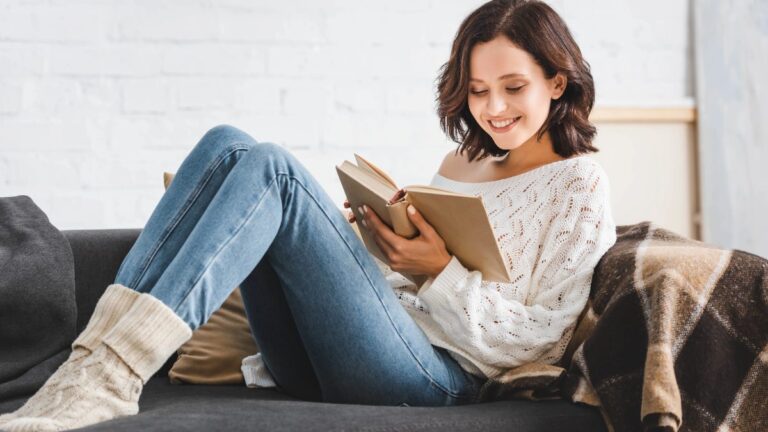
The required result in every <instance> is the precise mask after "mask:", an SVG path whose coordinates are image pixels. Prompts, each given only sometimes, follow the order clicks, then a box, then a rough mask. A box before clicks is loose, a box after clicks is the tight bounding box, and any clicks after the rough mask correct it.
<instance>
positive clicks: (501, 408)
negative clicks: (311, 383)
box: [0, 377, 606, 432]
mask: <svg viewBox="0 0 768 432" xmlns="http://www.w3.org/2000/svg"><path fill="white" fill-rule="evenodd" d="M17 403H18V405H20V404H21V401H18V402H17ZM11 409H12V407H11V406H10V405H9V404H0V413H2V412H6V411H10V410H11ZM78 430H81V431H84V432H85V431H118V432H119V431H136V430H141V431H177V430H185V431H211V430H249V431H269V432H280V431H296V430H301V431H310V432H311V431H328V430H355V431H358V430H359V431H384V430H386V431H397V430H408V431H414V430H418V431H436V432H443V431H446V430H461V431H489V432H492V431H504V432H508V431H515V432H530V431H546V432H557V431H569V432H580V431H584V432H587V431H588V432H601V431H605V430H606V429H605V426H604V425H603V423H602V419H601V417H600V414H599V412H598V411H597V410H596V409H594V408H591V407H588V406H581V405H574V404H571V403H569V402H566V401H562V400H559V401H542V402H532V401H523V400H514V401H500V402H491V403H480V404H474V405H462V406H455V407H439V408H428V407H394V406H391V407H386V406H371V405H347V404H330V403H319V402H304V401H300V400H297V399H293V398H291V397H289V396H286V395H284V394H282V393H279V392H277V391H275V390H272V389H249V388H247V387H245V386H241V385H209V386H196V385H173V384H170V383H169V382H168V380H167V378H164V377H155V378H152V379H151V380H150V381H149V382H148V383H147V386H146V387H145V388H144V392H143V393H142V395H141V400H140V401H139V414H137V415H135V416H128V417H122V418H118V419H114V420H110V421H108V422H104V423H100V424H96V425H92V426H90V427H87V428H84V429H78Z"/></svg>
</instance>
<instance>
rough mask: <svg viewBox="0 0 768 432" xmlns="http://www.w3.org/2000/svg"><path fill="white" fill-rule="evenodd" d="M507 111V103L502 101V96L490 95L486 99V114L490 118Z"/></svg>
mask: <svg viewBox="0 0 768 432" xmlns="http://www.w3.org/2000/svg"><path fill="white" fill-rule="evenodd" d="M506 110H507V101H505V100H504V96H503V95H497V96H494V95H493V94H492V93H491V94H490V97H489V98H488V114H489V115H490V116H498V115H499V114H501V113H503V112H505V111H506Z"/></svg>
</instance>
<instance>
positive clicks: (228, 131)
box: [200, 124, 257, 147]
mask: <svg viewBox="0 0 768 432" xmlns="http://www.w3.org/2000/svg"><path fill="white" fill-rule="evenodd" d="M203 143H205V145H206V146H210V145H216V146H224V147H228V146H230V145H233V144H244V145H248V146H253V145H255V144H256V143H257V142H256V140H255V139H254V138H253V137H252V136H250V135H248V134H247V133H245V132H244V131H242V130H240V129H238V128H236V127H234V126H230V125H227V124H221V125H218V126H214V127H212V128H211V129H209V130H208V132H206V133H205V135H203V138H202V139H200V144H203Z"/></svg>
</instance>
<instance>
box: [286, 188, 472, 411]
mask: <svg viewBox="0 0 768 432" xmlns="http://www.w3.org/2000/svg"><path fill="white" fill-rule="evenodd" d="M278 175H284V176H287V177H288V178H289V179H291V180H294V181H295V182H296V183H298V184H299V186H301V188H302V189H303V190H304V192H306V193H307V195H308V196H309V197H310V198H311V199H312V201H313V202H314V203H315V205H317V208H318V209H320V211H321V212H323V214H324V215H325V217H326V219H328V221H329V222H330V223H331V226H332V227H333V229H334V230H335V231H336V233H337V234H338V235H339V238H341V240H342V241H343V242H344V244H345V245H346V246H347V249H348V250H349V252H350V253H351V254H352V256H353V257H354V259H355V261H357V264H358V266H359V267H360V269H361V270H362V271H363V274H364V275H365V277H366V279H368V283H369V285H370V286H371V287H373V281H372V280H371V278H370V276H369V275H368V272H367V271H366V270H365V267H364V266H363V265H362V263H361V262H360V261H359V260H358V257H357V255H355V254H354V251H353V250H352V247H351V246H350V245H349V243H348V242H347V241H346V239H345V238H344V236H343V235H341V232H339V230H338V229H337V227H336V224H334V223H333V219H332V218H331V217H330V216H329V215H328V213H326V211H325V209H323V206H321V205H320V203H318V202H317V200H316V199H315V197H314V195H312V193H311V192H310V191H309V190H308V189H307V187H306V186H305V185H304V184H303V183H302V182H301V180H300V179H299V178H297V177H294V176H292V175H290V174H285V173H278ZM373 293H374V294H375V295H376V299H377V300H378V301H379V303H380V304H381V306H382V307H383V309H384V312H385V313H386V314H387V318H389V322H390V324H391V326H392V328H393V330H394V331H395V333H397V336H398V337H399V338H400V340H401V341H402V342H403V344H404V345H405V346H406V348H407V349H408V351H409V352H410V354H411V357H413V359H414V360H415V361H416V363H417V364H418V365H419V368H420V369H421V371H422V373H423V374H424V375H425V376H426V377H427V379H429V381H430V383H431V384H432V385H433V386H435V387H437V388H438V389H439V390H440V391H442V392H443V393H445V394H447V395H448V396H450V397H457V396H456V395H455V394H454V393H453V392H452V391H450V390H448V389H446V388H445V387H444V386H442V385H441V384H440V383H439V382H437V381H436V380H435V379H434V377H433V376H432V374H430V373H429V371H428V370H427V368H426V367H424V365H423V364H422V362H421V360H419V358H418V357H417V356H416V354H415V353H414V352H413V349H412V348H411V346H410V344H408V342H407V341H406V340H405V339H404V338H403V336H402V334H401V333H400V331H399V330H398V329H397V326H396V325H395V322H394V320H393V319H392V316H391V315H390V314H389V310H387V308H386V307H385V306H384V302H382V301H381V297H379V294H378V293H377V292H376V290H373ZM459 397H460V396H459Z"/></svg>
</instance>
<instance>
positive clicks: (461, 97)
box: [436, 0, 598, 161]
mask: <svg viewBox="0 0 768 432" xmlns="http://www.w3.org/2000/svg"><path fill="white" fill-rule="evenodd" d="M499 35H504V36H506V37H507V38H508V39H509V40H510V41H511V42H512V43H514V44H515V45H517V46H518V47H520V48H521V49H523V50H525V51H527V52H528V53H529V54H530V55H531V56H532V57H533V58H534V60H535V61H536V63H538V65H539V66H541V68H542V69H543V70H544V75H545V76H546V77H547V78H548V79H549V78H552V77H554V76H555V75H556V74H557V73H558V72H562V73H563V75H565V76H566V78H567V85H566V88H565V92H564V93H563V95H562V96H561V97H560V98H558V99H556V100H552V103H551V105H550V108H549V114H548V115H547V119H546V120H545V121H544V124H543V125H542V127H541V128H540V129H539V131H538V136H537V139H541V137H542V136H543V135H544V133H546V132H547V131H549V134H550V137H551V138H552V146H553V148H554V151H555V152H556V153H557V154H559V155H561V156H563V157H566V158H567V157H570V156H572V155H574V154H579V153H588V152H597V151H598V149H597V148H596V147H594V146H592V139H593V138H594V136H595V134H596V133H597V130H596V129H595V127H594V125H593V124H592V123H590V122H589V113H590V112H591V111H592V107H593V105H594V103H595V85H594V81H593V80H592V73H591V72H590V67H589V63H587V61H586V60H584V57H582V55H581V50H580V49H579V47H578V45H576V42H575V41H574V39H573V36H572V35H571V32H570V31H569V30H568V26H566V24H565V22H564V21H563V19H562V18H561V17H560V16H559V15H558V14H557V12H555V11H554V10H553V9H552V8H551V7H549V5H547V4H546V3H543V2H541V1H538V0H492V1H489V2H487V3H485V4H484V5H482V6H480V7H479V8H478V9H477V10H475V11H474V12H472V13H471V14H470V15H469V16H468V17H466V18H465V19H464V21H463V22H462V23H461V26H460V27H459V30H458V31H457V32H456V38H455V39H454V41H453V46H452V48H451V56H450V58H449V59H448V61H447V62H445V63H444V64H443V65H442V66H441V67H440V74H439V76H438V85H437V92H438V95H437V98H436V101H437V103H438V104H437V113H438V116H439V117H440V127H441V129H442V130H443V132H445V133H446V134H447V135H448V136H449V137H450V138H451V139H452V140H453V141H455V142H457V143H459V144H460V145H459V147H458V148H457V149H456V152H457V153H459V152H461V153H463V152H464V150H465V149H466V150H467V151H468V152H469V160H470V161H473V160H474V159H475V157H477V156H478V154H479V155H480V159H483V158H485V157H487V156H489V155H493V156H503V155H505V154H506V153H508V150H503V149H501V148H499V147H498V146H497V145H496V144H495V143H494V142H493V139H492V138H491V136H490V135H488V133H486V132H485V131H484V130H483V129H482V128H481V127H480V125H478V124H477V122H476V121H475V118H474V117H473V116H472V113H471V112H470V111H469V105H468V104H467V97H468V92H469V78H470V77H469V59H470V53H471V52H472V48H473V47H474V46H475V45H476V44H478V43H484V42H489V41H491V40H493V39H494V38H496V37H497V36H499Z"/></svg>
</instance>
